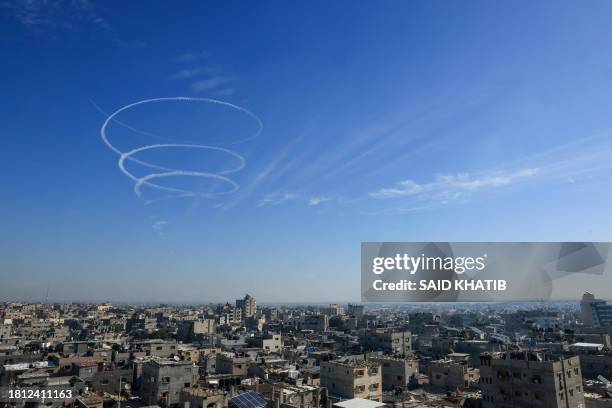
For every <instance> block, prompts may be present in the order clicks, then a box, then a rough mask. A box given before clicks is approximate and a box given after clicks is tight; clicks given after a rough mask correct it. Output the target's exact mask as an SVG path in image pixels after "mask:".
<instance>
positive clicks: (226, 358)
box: [216, 353, 253, 377]
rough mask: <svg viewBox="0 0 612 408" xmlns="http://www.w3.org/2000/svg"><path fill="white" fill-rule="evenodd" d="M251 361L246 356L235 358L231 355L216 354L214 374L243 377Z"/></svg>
mask: <svg viewBox="0 0 612 408" xmlns="http://www.w3.org/2000/svg"><path fill="white" fill-rule="evenodd" d="M252 362H253V360H252V359H251V357H248V356H236V355H233V354H231V353H217V362H216V373H217V374H231V375H238V376H245V377H246V375H247V372H248V370H249V367H250V366H251V363H252Z"/></svg>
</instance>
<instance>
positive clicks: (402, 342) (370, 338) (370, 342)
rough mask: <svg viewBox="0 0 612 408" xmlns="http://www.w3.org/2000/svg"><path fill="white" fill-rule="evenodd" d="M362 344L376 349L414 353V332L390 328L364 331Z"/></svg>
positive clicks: (406, 353) (403, 353) (388, 351)
mask: <svg viewBox="0 0 612 408" xmlns="http://www.w3.org/2000/svg"><path fill="white" fill-rule="evenodd" d="M361 342H362V344H363V345H364V346H365V347H367V348H369V349H371V350H374V351H384V352H387V353H393V354H399V355H408V354H411V353H412V333H410V332H409V331H404V330H400V331H397V330H394V329H390V328H382V329H381V328H376V329H372V330H368V331H366V332H364V333H363V334H362V336H361Z"/></svg>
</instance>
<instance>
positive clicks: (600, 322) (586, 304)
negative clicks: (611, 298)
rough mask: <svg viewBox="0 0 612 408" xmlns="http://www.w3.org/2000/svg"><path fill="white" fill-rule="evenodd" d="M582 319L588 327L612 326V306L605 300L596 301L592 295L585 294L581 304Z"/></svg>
mask: <svg viewBox="0 0 612 408" xmlns="http://www.w3.org/2000/svg"><path fill="white" fill-rule="evenodd" d="M580 318H581V320H582V322H583V323H584V324H585V325H587V326H595V327H600V326H607V325H610V324H612V305H609V304H607V303H606V301H605V300H601V299H595V296H594V295H593V294H591V293H588V292H587V293H585V294H584V295H583V296H582V301H581V302H580Z"/></svg>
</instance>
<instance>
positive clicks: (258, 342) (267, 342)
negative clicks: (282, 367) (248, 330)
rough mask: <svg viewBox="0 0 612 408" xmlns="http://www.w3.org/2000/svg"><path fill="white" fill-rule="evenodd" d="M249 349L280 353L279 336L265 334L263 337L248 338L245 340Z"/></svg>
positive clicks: (281, 344)
mask: <svg viewBox="0 0 612 408" xmlns="http://www.w3.org/2000/svg"><path fill="white" fill-rule="evenodd" d="M247 344H248V345H249V346H250V347H257V348H260V349H263V351H264V352H266V353H280V352H281V351H282V348H283V341H282V337H281V335H280V334H266V335H263V336H257V337H250V338H248V339H247Z"/></svg>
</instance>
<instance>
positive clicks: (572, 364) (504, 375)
mask: <svg viewBox="0 0 612 408" xmlns="http://www.w3.org/2000/svg"><path fill="white" fill-rule="evenodd" d="M480 387H481V389H482V407H483V408H510V407H512V408H522V407H525V408H527V407H536V406H537V407H542V408H584V407H585V400H584V390H583V389H582V372H581V369H580V361H579V359H578V357H577V356H573V357H568V358H555V357H552V356H550V355H547V354H545V353H543V352H535V351H508V352H504V353H484V354H482V355H481V357H480Z"/></svg>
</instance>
